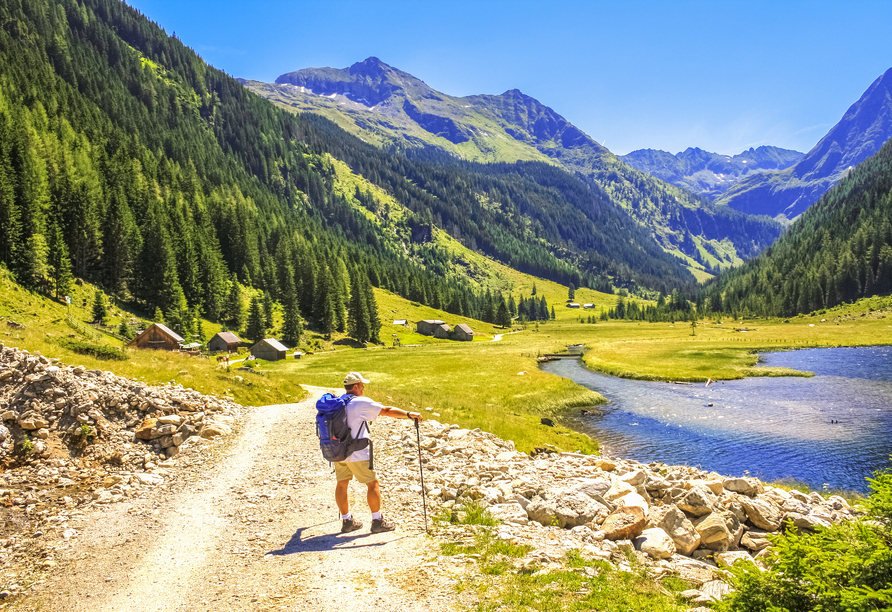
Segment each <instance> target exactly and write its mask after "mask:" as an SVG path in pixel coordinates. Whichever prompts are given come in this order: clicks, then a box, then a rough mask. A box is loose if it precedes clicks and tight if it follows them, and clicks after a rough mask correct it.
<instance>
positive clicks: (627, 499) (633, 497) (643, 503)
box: [614, 491, 650, 516]
mask: <svg viewBox="0 0 892 612" xmlns="http://www.w3.org/2000/svg"><path fill="white" fill-rule="evenodd" d="M614 503H615V504H616V506H617V507H620V506H621V507H627V506H638V507H639V508H641V510H642V511H644V516H647V513H648V512H649V511H650V504H648V503H647V500H645V499H644V498H643V497H641V496H640V495H639V494H638V493H635V492H634V491H633V492H631V493H626V494H625V495H623V496H622V497H620V498H619V499H616V500H614Z"/></svg>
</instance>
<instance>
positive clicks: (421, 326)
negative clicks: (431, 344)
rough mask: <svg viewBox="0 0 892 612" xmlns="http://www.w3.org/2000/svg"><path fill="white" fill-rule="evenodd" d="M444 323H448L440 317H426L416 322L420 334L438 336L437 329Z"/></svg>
mask: <svg viewBox="0 0 892 612" xmlns="http://www.w3.org/2000/svg"><path fill="white" fill-rule="evenodd" d="M443 325H446V322H445V321H441V320H439V319H426V320H424V321H419V322H418V323H416V324H415V329H416V331H417V332H418V333H419V334H422V335H424V336H436V333H435V330H436V329H437V328H439V327H441V326H443ZM447 327H448V325H447Z"/></svg>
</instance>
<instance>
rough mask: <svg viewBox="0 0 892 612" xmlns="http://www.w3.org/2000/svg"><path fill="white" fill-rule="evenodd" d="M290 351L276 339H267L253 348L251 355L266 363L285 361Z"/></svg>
mask: <svg viewBox="0 0 892 612" xmlns="http://www.w3.org/2000/svg"><path fill="white" fill-rule="evenodd" d="M287 352H288V349H287V348H286V347H285V345H284V344H282V343H281V342H279V341H278V340H276V339H275V338H265V339H263V340H261V341H260V342H258V343H257V344H255V345H254V346H252V347H251V354H252V355H254V356H255V357H256V358H257V359H263V360H265V361H279V360H280V359H285V357H286V353H287Z"/></svg>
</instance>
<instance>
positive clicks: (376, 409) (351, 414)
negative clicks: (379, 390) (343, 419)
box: [346, 397, 384, 462]
mask: <svg viewBox="0 0 892 612" xmlns="http://www.w3.org/2000/svg"><path fill="white" fill-rule="evenodd" d="M382 410H384V406H383V405H382V404H379V403H378V402H376V401H375V400H372V399H369V398H367V397H354V398H353V399H352V400H350V401H349V402H347V427H349V428H350V435H351V436H353V438H354V439H357V438H368V437H369V432H368V428H366V427H362V423H363V421H369V422H371V421H374V420H375V419H377V418H378V415H379V414H381V411H382ZM360 428H361V429H362V431H360ZM346 460H347V461H348V462H351V461H368V460H369V449H368V447H366V448H363V449H361V450H358V451H356V452H355V453H353V454H352V455H350V456H349V457H347V459H346Z"/></svg>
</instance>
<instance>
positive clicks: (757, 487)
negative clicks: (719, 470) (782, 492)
mask: <svg viewBox="0 0 892 612" xmlns="http://www.w3.org/2000/svg"><path fill="white" fill-rule="evenodd" d="M722 485H723V486H724V487H725V490H726V491H731V492H732V493H742V494H743V495H756V494H758V493H761V492H762V484H761V483H760V482H759V481H758V480H757V479H755V478H726V479H725V481H724V482H723V483H722Z"/></svg>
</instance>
